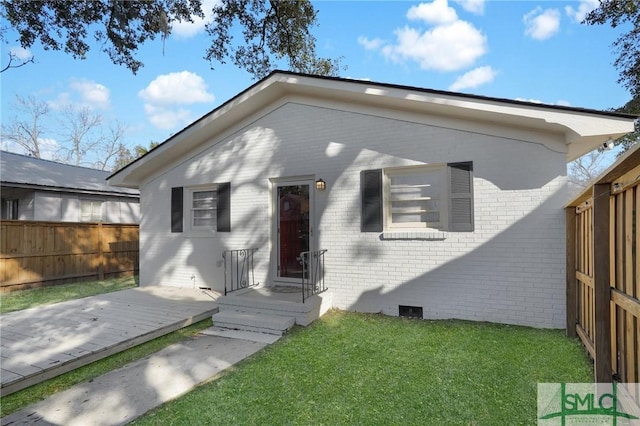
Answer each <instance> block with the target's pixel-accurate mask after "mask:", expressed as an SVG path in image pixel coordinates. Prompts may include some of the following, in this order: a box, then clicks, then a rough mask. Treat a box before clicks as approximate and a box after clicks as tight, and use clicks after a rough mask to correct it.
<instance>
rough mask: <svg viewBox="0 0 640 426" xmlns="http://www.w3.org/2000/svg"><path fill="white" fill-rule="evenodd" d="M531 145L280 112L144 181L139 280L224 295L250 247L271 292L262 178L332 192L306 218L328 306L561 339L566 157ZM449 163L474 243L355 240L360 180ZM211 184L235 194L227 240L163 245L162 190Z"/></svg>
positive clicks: (491, 132)
mask: <svg viewBox="0 0 640 426" xmlns="http://www.w3.org/2000/svg"><path fill="white" fill-rule="evenodd" d="M461 129H462V130H461ZM501 135H504V136H501ZM530 135H531V132H530V131H527V132H525V131H522V132H519V131H518V130H517V129H500V128H497V127H492V126H489V125H482V126H480V125H474V124H472V123H471V124H470V123H465V122H461V121H460V122H456V121H454V120H451V119H447V120H445V119H442V118H438V117H428V116H424V117H416V116H410V115H405V116H401V115H398V114H397V113H395V115H394V116H393V117H392V116H391V115H389V114H387V115H386V116H385V117H383V116H382V115H381V113H380V111H376V110H373V109H367V108H364V107H363V108H360V109H359V110H358V111H357V112H354V111H350V112H349V111H345V110H341V106H340V105H335V104H334V105H320V104H318V105H316V106H309V105H302V104H299V103H285V104H283V105H281V106H280V107H279V108H276V109H274V110H273V111H271V112H268V113H266V114H264V115H263V116H258V117H252V119H251V120H247V122H245V123H244V124H243V127H241V128H240V127H239V128H237V129H235V130H234V131H233V132H232V133H230V134H229V135H227V136H225V137H220V138H216V139H213V140H211V141H210V143H209V144H208V145H207V146H203V147H202V150H201V151H200V152H193V153H191V155H190V156H189V157H185V158H181V159H177V160H176V162H175V163H174V164H172V165H169V166H168V168H167V170H165V172H164V173H162V174H161V175H159V176H157V177H155V178H154V179H152V180H150V181H148V182H146V183H145V185H144V186H143V187H142V188H141V191H142V211H143V217H142V223H141V253H140V255H141V282H142V284H143V285H145V284H163V285H174V286H194V285H195V286H204V285H207V286H212V287H214V288H217V289H222V288H223V274H222V267H221V264H220V262H219V260H220V258H221V253H222V250H224V249H225V248H232V249H235V248H246V247H258V248H259V249H260V250H259V252H258V254H257V257H256V278H257V279H258V280H259V281H260V282H268V281H269V280H270V279H271V275H272V271H273V270H274V265H273V262H274V256H273V254H272V249H273V244H272V243H271V241H272V232H273V231H272V221H273V218H272V202H271V184H270V180H269V179H277V178H282V177H287V176H309V177H313V178H323V179H324V180H325V181H326V182H327V185H328V188H327V190H326V191H325V192H317V193H316V194H315V220H316V224H317V229H318V231H319V247H320V248H326V249H328V250H329V251H328V253H327V255H326V264H327V265H326V266H327V276H326V282H327V284H328V286H329V287H330V288H331V290H332V291H333V303H334V306H335V307H338V308H341V309H350V310H358V311H367V312H383V313H385V314H389V315H398V305H411V306H422V307H423V310H424V316H425V318H462V319H470V320H481V321H493V322H503V323H511V324H525V325H533V326H540V327H563V326H564V309H565V305H564V304H565V301H564V297H565V295H564V294H565V291H564V267H565V265H564V259H565V255H564V234H565V231H564V215H563V210H562V205H563V202H564V201H565V199H564V190H565V180H566V179H565V170H566V165H565V162H564V159H565V151H564V150H565V146H564V144H563V143H561V142H559V141H557V140H554V139H553V137H552V136H549V135H539V136H538V137H537V139H536V140H531V139H532V138H531V136H530ZM525 137H526V139H525ZM458 161H473V167H474V204H475V231H474V232H467V233H440V234H427V235H425V234H424V233H416V232H407V233H386V234H384V235H382V236H381V235H380V234H378V233H361V232H360V173H361V171H362V170H365V169H372V168H384V167H391V166H398V165H409V164H421V163H446V162H458ZM212 182H231V191H232V194H231V218H232V219H231V220H232V232H231V233H218V234H217V235H211V236H208V237H193V236H190V235H189V234H188V232H185V233H183V234H171V233H170V232H169V230H170V192H171V187H173V186H185V187H187V186H190V185H199V184H206V183H212ZM424 237H426V238H424Z"/></svg>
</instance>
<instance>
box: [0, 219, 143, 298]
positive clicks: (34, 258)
mask: <svg viewBox="0 0 640 426" xmlns="http://www.w3.org/2000/svg"><path fill="white" fill-rule="evenodd" d="M0 228H1V229H0V291H10V290H16V289H21V288H29V287H39V286H44V285H51V284H56V283H63V282H69V281H81V280H91V279H98V280H103V279H104V278H109V277H114V276H119V275H126V274H134V273H135V272H136V271H137V270H138V257H139V256H138V239H139V227H138V225H132V224H106V223H105V224H103V223H75V222H74V223H70V222H62V223H60V222H32V221H2V222H1V223H0Z"/></svg>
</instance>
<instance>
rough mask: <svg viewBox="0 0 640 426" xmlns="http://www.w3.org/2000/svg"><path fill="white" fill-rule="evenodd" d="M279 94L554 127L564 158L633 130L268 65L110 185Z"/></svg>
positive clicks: (616, 119)
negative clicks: (246, 85)
mask: <svg viewBox="0 0 640 426" xmlns="http://www.w3.org/2000/svg"><path fill="white" fill-rule="evenodd" d="M287 96H295V97H297V99H301V98H308V99H324V100H330V101H337V102H345V103H351V104H360V105H367V106H376V107H381V108H389V109H393V110H397V111H406V112H413V113H416V112H417V113H421V114H433V115H440V116H448V117H454V118H460V119H465V120H473V121H477V122H491V123H497V124H500V125H504V126H510V127H515V128H527V129H531V130H537V131H543V132H551V133H555V134H558V135H560V136H561V137H562V138H563V140H564V142H565V144H566V145H567V161H572V160H574V159H576V158H578V157H580V156H581V155H583V154H586V153H587V152H590V151H592V150H593V149H595V148H597V147H598V146H600V145H601V144H603V143H604V142H606V141H608V140H609V139H615V138H618V137H620V136H622V135H625V134H627V133H629V132H631V131H633V123H634V121H635V119H636V118H637V117H636V116H633V115H629V114H620V113H615V112H610V111H596V110H590V109H585V108H574V107H566V106H558V105H544V104H539V103H532V102H523V101H516V100H510V99H501V98H492V97H486V96H476V95H469V94H461V93H454V92H447V91H440V90H432V89H424V88H418V87H411V86H401V85H395V84H387V83H375V82H371V81H364V80H352V79H345V78H338V77H324V76H314V75H307V74H299V73H293V72H287V71H274V72H272V73H271V74H269V75H268V76H267V77H265V78H264V79H262V80H260V81H258V82H257V83H255V84H254V85H252V86H251V87H249V88H247V89H246V90H244V91H243V92H241V93H240V94H238V95H236V96H235V97H234V98H232V99H230V100H229V101H227V102H225V103H224V104H222V105H221V106H219V107H218V108H216V109H214V110H213V111H211V112H209V113H208V114H206V115H204V116H203V117H201V118H200V119H198V120H196V121H195V122H193V123H192V124H190V125H189V126H187V127H185V128H184V129H183V130H181V131H180V132H178V133H176V134H175V135H173V136H171V137H170V138H169V139H167V140H166V141H165V142H163V143H162V144H160V145H158V146H157V147H155V148H154V149H152V150H151V151H149V152H148V153H147V154H146V155H144V156H142V157H141V158H139V159H137V160H136V161H134V162H132V163H130V164H129V165H127V166H126V167H124V168H122V169H121V170H119V171H117V172H116V173H114V174H113V175H112V176H110V177H109V182H110V183H112V184H113V185H119V186H126V187H131V188H136V187H138V186H139V185H140V184H141V183H142V182H143V181H144V179H146V178H147V177H149V176H151V175H153V174H154V173H156V172H157V171H158V170H161V169H162V167H164V165H166V164H167V163H169V162H171V161H173V160H175V159H176V158H179V157H181V156H183V155H185V154H186V153H188V152H190V151H191V150H193V149H195V148H196V147H198V146H199V145H200V144H202V143H205V142H206V141H207V140H210V138H211V137H212V136H214V135H215V134H219V133H220V132H222V131H224V130H225V129H227V128H229V127H230V126H232V125H234V124H235V123H237V122H239V121H240V120H242V119H244V118H246V117H248V116H249V115H250V114H252V113H255V112H256V111H259V110H260V109H261V108H264V107H266V106H268V105H269V104H271V103H273V102H275V101H277V100H279V99H281V98H285V97H287Z"/></svg>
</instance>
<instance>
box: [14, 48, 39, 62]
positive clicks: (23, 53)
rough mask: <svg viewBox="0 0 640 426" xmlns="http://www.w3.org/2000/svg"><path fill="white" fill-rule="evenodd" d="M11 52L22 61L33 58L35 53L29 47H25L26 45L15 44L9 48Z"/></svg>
mask: <svg viewBox="0 0 640 426" xmlns="http://www.w3.org/2000/svg"><path fill="white" fill-rule="evenodd" d="M9 52H10V53H11V54H12V55H13V56H15V57H16V58H17V59H19V60H21V61H28V60H29V59H31V58H33V53H31V51H30V50H29V49H25V48H24V47H20V46H14V47H12V48H11V49H9Z"/></svg>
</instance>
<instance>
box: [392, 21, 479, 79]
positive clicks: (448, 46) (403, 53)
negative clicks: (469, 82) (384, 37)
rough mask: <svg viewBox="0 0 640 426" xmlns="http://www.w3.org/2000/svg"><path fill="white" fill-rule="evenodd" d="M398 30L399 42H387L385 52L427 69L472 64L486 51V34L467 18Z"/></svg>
mask: <svg viewBox="0 0 640 426" xmlns="http://www.w3.org/2000/svg"><path fill="white" fill-rule="evenodd" d="M395 33H396V36H397V44H395V45H386V46H384V47H383V48H382V53H383V55H384V56H386V57H387V58H389V59H391V60H393V61H396V62H402V61H404V60H407V59H408V60H412V61H415V62H417V63H418V64H419V65H420V68H422V69H425V70H437V71H455V70H459V69H462V68H465V67H468V66H471V65H473V64H474V62H475V61H476V60H477V59H478V58H480V57H481V56H482V55H484V54H485V53H486V51H487V39H486V37H485V36H484V35H483V34H482V33H481V32H480V31H479V30H478V29H477V28H475V27H474V26H473V25H471V24H470V23H468V22H466V21H456V22H453V23H451V24H447V25H440V26H436V27H435V28H433V29H431V30H427V31H425V32H420V31H419V30H417V29H415V28H410V27H404V28H400V29H398V30H396V32H395Z"/></svg>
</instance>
